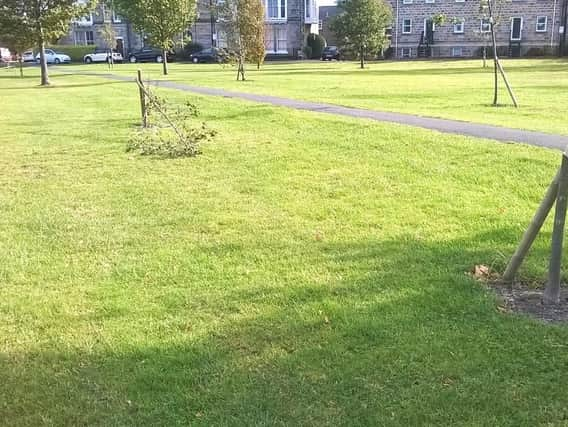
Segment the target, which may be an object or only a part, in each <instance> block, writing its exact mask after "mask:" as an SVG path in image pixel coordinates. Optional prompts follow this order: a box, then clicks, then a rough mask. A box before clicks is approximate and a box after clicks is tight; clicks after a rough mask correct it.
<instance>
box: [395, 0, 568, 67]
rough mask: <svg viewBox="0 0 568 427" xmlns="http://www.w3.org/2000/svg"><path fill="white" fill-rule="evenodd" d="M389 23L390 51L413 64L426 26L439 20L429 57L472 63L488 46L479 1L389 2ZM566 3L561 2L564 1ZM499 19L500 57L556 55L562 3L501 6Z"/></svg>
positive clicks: (519, 1) (522, 1)
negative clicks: (441, 21)
mask: <svg viewBox="0 0 568 427" xmlns="http://www.w3.org/2000/svg"><path fill="white" fill-rule="evenodd" d="M390 1H391V5H392V9H393V16H394V23H393V29H392V39H391V46H392V48H393V56H394V57H395V58H415V57H417V56H418V55H419V44H420V41H421V37H422V35H423V32H424V31H426V24H425V22H426V21H427V20H431V19H432V17H434V16H436V15H438V14H443V15H444V16H445V17H446V22H445V24H443V25H439V26H437V27H435V28H434V31H433V33H432V34H433V36H432V40H433V43H432V44H430V47H431V51H430V53H431V56H432V57H471V56H478V55H481V52H482V47H483V46H484V45H487V46H490V45H491V39H490V33H489V32H488V31H487V30H488V25H487V24H488V21H487V20H486V18H485V20H484V21H483V22H482V20H483V19H484V16H483V15H482V14H481V12H480V3H479V0H477V1H474V0H462V1H456V0H390ZM564 1H565V0H564ZM502 4H503V5H502V9H501V11H500V14H499V20H498V25H497V26H496V30H497V45H498V51H499V52H500V55H510V56H523V55H527V54H529V55H537V54H552V53H555V52H556V51H557V50H558V45H559V40H560V39H561V37H562V36H563V34H562V31H563V30H564V28H565V26H566V24H565V22H564V20H565V17H563V16H562V13H561V4H562V0H556V1H555V0H513V1H504V2H503V3H502Z"/></svg>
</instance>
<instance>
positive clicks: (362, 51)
mask: <svg viewBox="0 0 568 427" xmlns="http://www.w3.org/2000/svg"><path fill="white" fill-rule="evenodd" d="M359 56H360V57H361V69H363V68H365V49H363V48H361V51H360V52H359Z"/></svg>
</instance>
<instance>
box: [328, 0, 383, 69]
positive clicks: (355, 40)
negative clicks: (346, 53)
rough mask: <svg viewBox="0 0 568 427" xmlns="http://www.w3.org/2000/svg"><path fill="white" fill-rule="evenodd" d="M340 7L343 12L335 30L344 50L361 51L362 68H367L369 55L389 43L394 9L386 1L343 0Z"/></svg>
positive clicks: (339, 16) (332, 26)
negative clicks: (366, 60)
mask: <svg viewBox="0 0 568 427" xmlns="http://www.w3.org/2000/svg"><path fill="white" fill-rule="evenodd" d="M337 6H338V8H339V11H340V12H339V14H338V15H337V16H336V17H335V19H334V20H333V21H332V22H331V29H332V31H334V32H335V34H336V35H337V37H338V39H339V40H340V44H341V45H342V46H343V47H344V48H347V49H348V50H352V51H354V52H357V54H358V55H359V59H360V61H361V68H365V56H366V55H367V54H368V53H371V52H372V53H376V52H378V51H379V50H381V49H382V48H383V47H384V45H385V43H386V41H387V37H386V35H385V29H386V28H387V26H389V25H390V24H391V22H392V10H391V7H390V6H389V5H388V4H387V3H386V2H385V1H384V0H342V1H340V2H339V3H338V5H337Z"/></svg>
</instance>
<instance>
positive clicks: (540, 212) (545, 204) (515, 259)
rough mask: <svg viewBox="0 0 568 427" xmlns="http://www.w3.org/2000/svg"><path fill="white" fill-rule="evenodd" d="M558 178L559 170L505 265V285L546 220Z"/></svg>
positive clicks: (513, 276)
mask: <svg viewBox="0 0 568 427" xmlns="http://www.w3.org/2000/svg"><path fill="white" fill-rule="evenodd" d="M559 178H560V169H559V170H558V172H557V173H556V175H555V176H554V179H553V180H552V182H551V183H550V185H549V187H548V190H546V194H545V195H544V198H543V199H542V202H541V203H540V206H539V207H538V209H537V211H536V213H535V214H534V217H533V219H532V221H531V223H530V224H529V226H528V228H527V230H526V231H525V234H524V235H523V238H522V240H521V242H520V243H519V246H518V247H517V250H516V251H515V253H514V254H513V256H512V257H511V260H510V261H509V264H507V269H506V270H505V273H504V274H503V281H504V282H505V283H512V282H513V280H514V279H515V276H516V275H517V271H518V270H519V267H520V266H521V264H522V263H523V261H524V259H525V257H526V255H527V253H528V251H529V249H530V248H531V246H532V244H533V242H534V240H535V239H536V236H537V235H538V232H539V231H540V229H541V228H542V224H544V221H545V220H546V217H547V216H548V213H549V212H550V210H551V209H552V206H553V205H554V201H555V200H556V197H557V196H558V180H559Z"/></svg>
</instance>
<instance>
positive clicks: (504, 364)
mask: <svg viewBox="0 0 568 427" xmlns="http://www.w3.org/2000/svg"><path fill="white" fill-rule="evenodd" d="M32 72H34V71H32ZM15 75H16V74H15V72H12V71H5V70H3V71H1V72H0V93H1V94H2V95H1V97H2V98H1V104H0V122H1V123H2V132H0V152H1V153H2V155H1V156H0V221H1V226H0V260H1V262H0V424H2V425H6V426H37V425H57V426H61V425H70V426H71V425H101V426H109V425H121V426H122V425H132V426H146V425H147V426H156V425H164V426H172V425H195V426H218V425H219V426H224V425H235V426H236V425H259V426H260V425H266V426H269V425H270V426H272V425H290V426H292V425H317V426H325V425H328V426H337V425H345V426H348V425H349V426H351V425H368V426H375V425H393V426H397V425H398V426H408V425H467V426H470V425H509V426H520V425H526V426H534V425H564V424H566V419H567V418H568V412H567V409H566V408H567V407H568V396H567V395H566V393H565V390H566V381H567V379H568V378H567V375H568V374H567V373H568V370H567V367H568V352H567V345H568V331H567V330H566V329H565V328H564V327H561V326H547V325H543V324H541V323H539V322H537V321H534V320H530V319H527V318H523V317H520V316H516V315H512V314H506V313H502V312H501V311H500V310H498V309H497V305H496V301H495V298H494V297H493V296H492V294H491V293H490V292H489V291H487V290H486V289H484V287H483V286H482V285H481V284H479V283H477V282H475V281H474V280H472V279H471V278H470V277H469V276H468V275H467V274H466V273H467V271H468V270H469V269H470V268H471V267H472V266H473V265H475V264H481V263H483V264H494V265H495V267H496V268H497V269H498V270H499V269H501V268H503V266H504V264H505V262H506V257H507V256H509V254H510V253H511V252H512V250H513V249H514V247H515V245H516V243H517V241H518V239H519V237H520V234H521V233H522V231H523V229H524V227H525V226H526V224H527V223H528V221H529V219H530V217H531V215H532V213H533V211H534V209H535V208H536V206H537V204H538V202H539V199H540V198H541V195H542V194H543V192H544V190H545V188H546V185H547V184H548V181H549V180H550V179H551V177H552V176H553V174H554V171H555V169H556V167H557V165H558V162H559V155H558V153H556V152H552V151H547V150H543V149H537V148H531V147H527V146H518V145H504V144H498V143H494V142H491V141H483V140H475V139H469V138H461V137H455V136H448V135H441V134H437V133H434V132H429V131H422V130H417V129H411V128H406V127H403V126H394V125H386V124H380V123H373V122H367V121H362V120H361V121H358V120H352V119H344V118H339V117H331V116H326V115H317V114H308V113H305V112H296V111H290V110H286V109H280V108H273V107H269V106H266V105H258V104H250V103H244V102H235V101H228V100H224V99H217V98H202V97H192V100H193V101H194V102H195V103H196V104H197V105H198V106H199V108H200V109H201V111H202V117H203V118H204V119H205V120H206V121H207V122H208V123H209V124H210V126H212V127H214V128H215V129H217V130H218V131H219V136H218V137H217V140H216V141H215V142H212V143H208V144H207V145H206V146H205V147H204V152H203V154H202V155H201V156H199V157H197V158H194V159H176V160H162V159H156V158H148V157H139V156H136V155H133V154H131V153H125V150H124V149H125V144H126V139H127V137H128V134H129V133H130V132H131V131H132V129H134V127H135V126H136V123H137V121H138V103H137V102H138V101H137V98H136V95H137V89H136V87H135V86H134V85H133V84H132V83H125V82H116V81H105V80H101V79H97V78H90V77H80V76H68V75H55V76H54V78H53V81H54V86H53V87H51V88H47V89H42V88H38V87H37V86H36V85H37V76H33V77H32V78H29V79H24V80H20V79H18V78H15ZM161 94H162V95H163V96H167V97H168V98H169V99H170V100H172V101H175V102H181V101H182V99H185V98H186V96H185V95H183V94H180V93H178V92H174V91H166V90H163V91H161ZM549 234H550V223H547V226H546V229H545V234H544V236H542V237H541V238H540V239H539V240H538V241H537V244H536V246H535V248H534V250H533V252H532V253H531V257H530V259H529V262H528V264H527V265H526V266H525V267H524V268H523V275H524V276H525V277H528V278H536V279H539V278H542V277H544V274H545V269H546V256H547V247H548V238H549V237H550V236H549Z"/></svg>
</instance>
